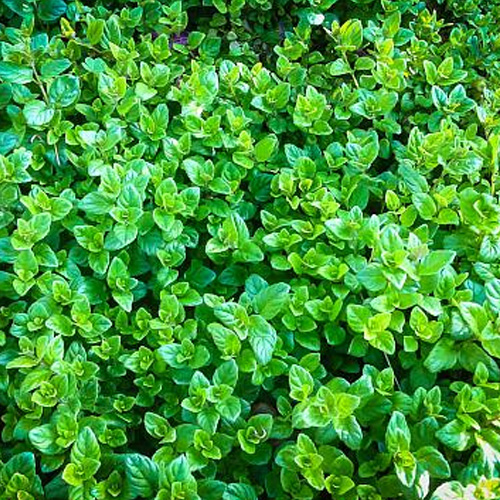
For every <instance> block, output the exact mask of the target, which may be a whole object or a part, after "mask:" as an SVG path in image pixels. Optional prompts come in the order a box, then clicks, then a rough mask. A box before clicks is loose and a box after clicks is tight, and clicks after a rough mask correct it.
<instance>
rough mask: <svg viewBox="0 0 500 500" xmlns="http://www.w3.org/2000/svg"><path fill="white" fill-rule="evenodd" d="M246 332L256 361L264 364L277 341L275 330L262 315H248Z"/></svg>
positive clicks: (267, 361) (270, 357) (270, 356)
mask: <svg viewBox="0 0 500 500" xmlns="http://www.w3.org/2000/svg"><path fill="white" fill-rule="evenodd" d="M248 334H249V340H250V345H251V346H252V349H253V352H254V353H255V357H256V358H257V361H258V362H259V363H261V364H263V365H266V364H267V363H269V361H271V359H272V357H273V353H274V348H275V346H276V341H277V335H276V330H275V329H274V328H273V327H272V326H271V325H270V324H269V323H268V322H267V321H266V320H265V319H264V318H263V317H261V316H250V323H249V327H248Z"/></svg>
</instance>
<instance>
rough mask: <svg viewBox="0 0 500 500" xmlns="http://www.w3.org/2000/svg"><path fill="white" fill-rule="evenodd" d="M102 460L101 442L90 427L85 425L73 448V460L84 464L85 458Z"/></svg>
mask: <svg viewBox="0 0 500 500" xmlns="http://www.w3.org/2000/svg"><path fill="white" fill-rule="evenodd" d="M87 458H90V459H93V460H100V458H101V450H100V447H99V443H98V441H97V438H96V436H95V434H94V431H92V429H91V428H90V427H84V428H83V429H82V430H81V431H80V432H79V433H78V437H77V438H76V441H75V444H74V445H73V447H72V448H71V461H72V462H74V463H76V464H82V463H83V461H84V459H87Z"/></svg>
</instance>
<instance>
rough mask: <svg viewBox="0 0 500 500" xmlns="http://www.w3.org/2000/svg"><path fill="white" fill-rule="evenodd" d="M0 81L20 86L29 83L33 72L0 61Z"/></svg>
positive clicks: (14, 64)
mask: <svg viewBox="0 0 500 500" xmlns="http://www.w3.org/2000/svg"><path fill="white" fill-rule="evenodd" d="M0 79H1V80H3V81H5V82H10V83H18V84H20V85H23V84H26V83H31V81H32V80H33V70H32V69H31V68H27V67H25V66H21V65H19V64H16V63H13V62H7V61H0Z"/></svg>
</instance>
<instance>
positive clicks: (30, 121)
mask: <svg viewBox="0 0 500 500" xmlns="http://www.w3.org/2000/svg"><path fill="white" fill-rule="evenodd" d="M54 112H55V111H54V108H51V107H49V106H47V104H45V103H44V102H43V101H30V102H28V104H26V105H25V106H24V109H23V115H24V118H25V119H26V124H27V125H29V126H30V127H35V128H38V127H43V126H44V125H47V124H48V123H50V121H51V120H52V118H53V117H54Z"/></svg>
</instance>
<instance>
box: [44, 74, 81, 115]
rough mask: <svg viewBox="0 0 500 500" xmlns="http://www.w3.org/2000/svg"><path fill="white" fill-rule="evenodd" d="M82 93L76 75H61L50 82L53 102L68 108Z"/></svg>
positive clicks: (51, 100) (50, 93)
mask: <svg viewBox="0 0 500 500" xmlns="http://www.w3.org/2000/svg"><path fill="white" fill-rule="evenodd" d="M79 95H80V81H79V80H78V78H77V77H76V76H72V75H64V76H59V77H57V78H56V79H55V80H53V82H52V83H51V84H50V87H49V99H50V102H51V104H53V105H54V106H56V107H57V106H58V107H61V108H67V107H68V106H71V105H72V104H74V103H75V102H76V101H77V100H78V96H79Z"/></svg>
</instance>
